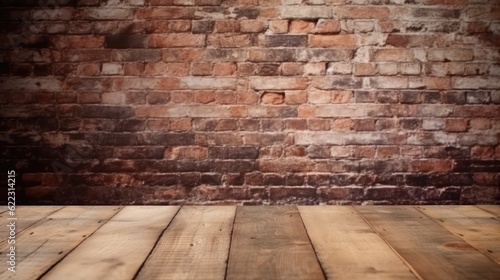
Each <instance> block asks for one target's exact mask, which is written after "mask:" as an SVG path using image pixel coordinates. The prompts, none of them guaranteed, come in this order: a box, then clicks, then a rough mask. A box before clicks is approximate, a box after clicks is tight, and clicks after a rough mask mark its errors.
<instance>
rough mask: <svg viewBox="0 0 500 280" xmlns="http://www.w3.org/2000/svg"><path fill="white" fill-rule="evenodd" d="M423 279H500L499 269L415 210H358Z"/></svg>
mask: <svg viewBox="0 0 500 280" xmlns="http://www.w3.org/2000/svg"><path fill="white" fill-rule="evenodd" d="M355 209H357V210H358V211H359V212H360V213H361V214H362V215H363V216H364V217H365V219H366V220H367V221H368V222H369V223H370V224H371V225H372V226H373V227H374V228H375V230H376V231H377V232H378V233H379V234H380V235H381V236H382V238H384V239H385V240H386V241H387V242H388V243H389V244H390V246H392V247H393V248H394V250H396V251H397V252H398V254H399V255H400V256H402V257H403V258H404V259H405V260H406V262H407V263H408V264H409V265H411V266H412V267H413V269H414V271H415V272H416V273H418V275H419V276H420V277H422V278H423V279H483V280H485V279H498V276H499V275H500V266H498V264H497V263H495V262H494V261H493V260H491V259H490V258H488V257H486V256H485V255H483V254H481V253H480V252H479V251H477V250H476V249H475V248H474V247H472V246H471V245H469V244H467V243H466V242H464V241H463V240H462V239H460V238H458V237H457V236H455V235H453V234H452V233H451V232H449V231H448V230H446V229H445V228H443V227H442V226H440V225H439V224H437V223H436V222H434V221H433V220H432V219H430V218H428V217H427V216H425V215H424V214H422V213H421V212H419V211H418V210H417V209H416V208H414V207H408V206H372V207H366V206H365V207H363V206H360V207H355Z"/></svg>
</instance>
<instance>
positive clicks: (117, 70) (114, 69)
mask: <svg viewBox="0 0 500 280" xmlns="http://www.w3.org/2000/svg"><path fill="white" fill-rule="evenodd" d="M101 73H102V74H103V75H123V66H122V65H121V64H117V63H104V64H103V65H102V71H101Z"/></svg>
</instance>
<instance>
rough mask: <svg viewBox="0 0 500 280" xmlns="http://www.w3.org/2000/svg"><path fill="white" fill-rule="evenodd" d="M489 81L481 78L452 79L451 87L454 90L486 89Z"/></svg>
mask: <svg viewBox="0 0 500 280" xmlns="http://www.w3.org/2000/svg"><path fill="white" fill-rule="evenodd" d="M488 85H489V81H488V79H486V78H483V77H453V79H452V87H453V88H456V89H478V88H488Z"/></svg>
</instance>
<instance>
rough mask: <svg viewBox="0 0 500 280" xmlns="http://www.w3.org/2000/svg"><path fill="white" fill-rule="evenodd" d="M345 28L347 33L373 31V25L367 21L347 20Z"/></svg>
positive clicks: (372, 22)
mask: <svg viewBox="0 0 500 280" xmlns="http://www.w3.org/2000/svg"><path fill="white" fill-rule="evenodd" d="M345 28H346V29H347V31H348V32H349V33H367V32H371V31H373V29H374V28H375V23H374V21H368V20H348V21H346V24H345Z"/></svg>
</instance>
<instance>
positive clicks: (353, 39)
mask: <svg viewBox="0 0 500 280" xmlns="http://www.w3.org/2000/svg"><path fill="white" fill-rule="evenodd" d="M358 41H359V39H358V36H357V35H353V34H345V35H309V46H310V47H319V48H326V47H356V46H357V45H358Z"/></svg>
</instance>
